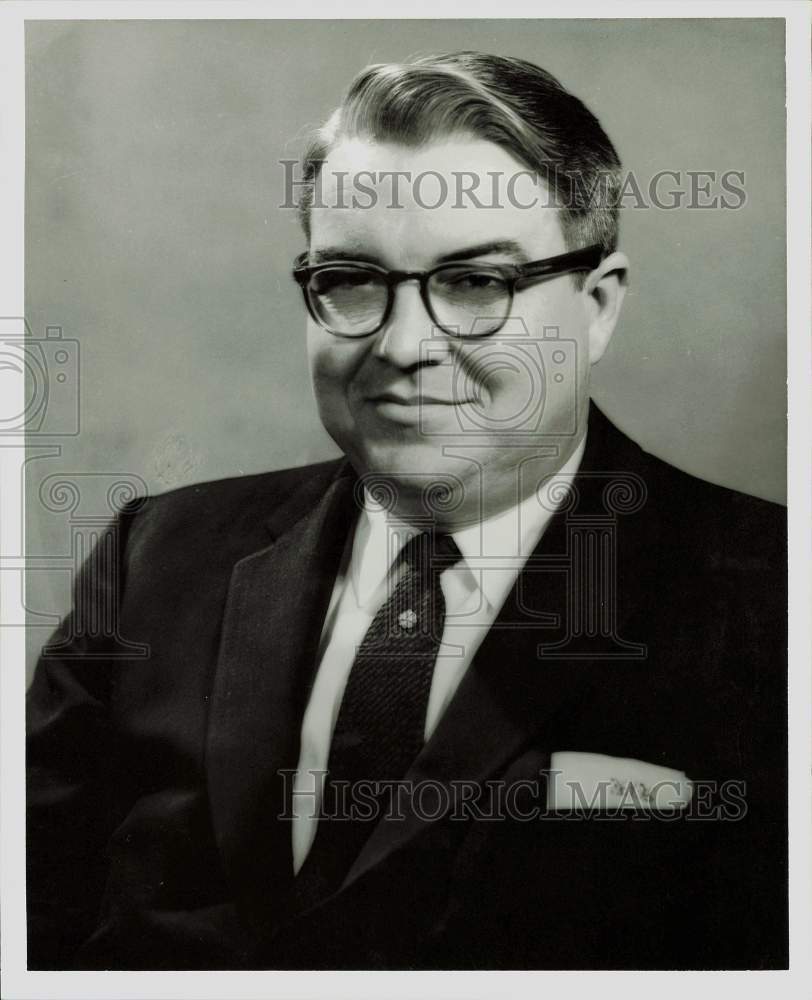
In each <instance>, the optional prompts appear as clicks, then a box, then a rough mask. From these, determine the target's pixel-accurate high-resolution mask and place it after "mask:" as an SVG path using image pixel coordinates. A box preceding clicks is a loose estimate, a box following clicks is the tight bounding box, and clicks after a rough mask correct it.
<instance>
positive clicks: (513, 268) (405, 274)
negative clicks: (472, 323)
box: [292, 243, 604, 340]
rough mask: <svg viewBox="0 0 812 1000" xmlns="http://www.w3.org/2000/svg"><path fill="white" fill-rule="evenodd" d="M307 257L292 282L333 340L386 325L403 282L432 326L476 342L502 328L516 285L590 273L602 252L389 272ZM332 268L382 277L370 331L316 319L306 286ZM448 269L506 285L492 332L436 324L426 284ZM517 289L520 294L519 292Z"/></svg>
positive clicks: (299, 261)
mask: <svg viewBox="0 0 812 1000" xmlns="http://www.w3.org/2000/svg"><path fill="white" fill-rule="evenodd" d="M307 256H308V252H307V251H304V253H301V254H299V256H298V257H297V258H296V259H295V261H294V267H293V272H292V275H293V278H294V280H295V281H296V283H297V284H298V285H299V287H300V288H301V289H302V294H303V295H304V300H305V305H306V307H307V311H308V313H309V314H310V316H311V317H312V318H313V320H314V322H316V323H318V325H319V326H320V327H321V328H322V329H323V330H326V331H327V332H328V333H330V334H332V335H333V336H334V337H343V338H345V339H347V340H360V339H362V338H364V337H371V336H373V335H374V334H376V333H378V332H379V331H380V330H381V329H382V328H383V327H384V326H385V325H386V322H387V320H388V319H389V316H390V315H391V313H392V306H393V305H394V302H395V288H396V287H397V286H398V285H399V284H400V283H401V282H403V281H418V282H419V283H420V298H421V299H422V300H423V305H424V306H425V308H426V312H427V313H428V314H429V317H430V319H431V321H432V323H434V325H435V326H438V327H439V328H440V329H441V330H442V331H443V332H444V333H446V334H448V336H450V337H457V338H459V339H461V340H466V339H467V340H470V339H479V338H480V337H492V336H493V334H495V333H498V332H499V331H500V330H501V329H502V327H503V326H504V325H505V323H507V321H508V319H509V318H510V313H511V310H512V309H513V299H514V297H515V294H516V286H517V285H518V284H520V283H523V282H525V281H530V280H532V279H544V278H553V277H558V276H559V275H562V274H571V273H573V272H575V271H593V270H594V269H595V268H596V267H597V266H598V265H599V264H600V262H601V260H602V259H603V256H604V253H603V247H602V246H601V245H600V244H599V243H593V244H592V245H591V246H588V247H582V248H581V249H580V250H571V251H569V252H567V253H562V254H557V255H556V256H555V257H545V258H543V259H542V260H533V261H528V263H527V264H477V263H475V262H473V263H472V262H471V261H467V260H460V261H453V260H452V261H446V262H445V263H443V264H438V265H437V266H436V267H432V268H430V269H429V270H428V271H389V270H387V269H386V268H385V267H380V266H379V265H378V264H371V263H369V261H363V260H327V261H323V262H322V263H320V264H312V265H310V264H305V261H306V260H307ZM334 267H354V268H359V269H362V270H365V271H371V272H373V273H374V274H377V275H380V276H381V277H382V278H383V281H384V283H385V285H386V290H387V301H386V306H385V308H384V311H383V315H382V317H381V321H380V323H379V324H378V325H377V326H376V327H375V328H374V329H373V330H368V331H367V332H365V333H339V332H337V331H336V330H331V329H330V328H329V327H328V326H325V324H324V322H323V321H322V320H321V319H320V318H319V316H318V314H317V312H316V308H315V306H314V305H313V303H312V302H311V299H310V295H309V292H308V285H309V283H310V279H311V278H312V277H313V276H314V275H316V274H318V273H319V272H320V271H325V270H327V269H328V268H334ZM451 267H469V268H470V269H471V270H475V271H477V272H479V273H485V274H487V273H491V274H493V275H494V276H497V277H499V278H501V279H502V280H503V281H505V282H506V285H507V290H508V306H507V310H506V312H505V316H504V318H503V319H502V322H501V323H500V324H499V326H497V327H496V328H495V329H493V330H488V331H487V333H480V334H460V333H457V332H456V331H454V330H449V329H448V328H447V327H445V326H444V325H443V324H442V323H440V322H439V321H438V319H437V317H436V316H435V314H434V310H433V309H432V307H431V300H430V298H429V290H428V285H429V281H430V280H431V278H432V277H433V276H434V275H435V274H437V273H438V272H439V271H443V270H446V269H447V268H451ZM519 290H520V291H521V289H519Z"/></svg>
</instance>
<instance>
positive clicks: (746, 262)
mask: <svg viewBox="0 0 812 1000" xmlns="http://www.w3.org/2000/svg"><path fill="white" fill-rule="evenodd" d="M783 34H784V24H783V21H780V20H771V19H762V20H737V21H731V20H713V21H709V20H701V21H700V20H676V21H674V20H639V21H622V20H601V21H598V20H590V21H584V20H582V21H561V20H522V21H517V20H501V21H496V20H493V21H482V20H479V21H474V20H456V21H453V20H449V21H439V20H438V21H426V20H421V21H406V20H401V21H118V22H116V21H76V22H59V21H53V22H29V24H28V25H27V30H26V51H27V64H26V122H27V151H26V155H27V160H26V163H27V166H26V245H25V254H26V261H25V264H26V318H27V320H28V323H29V326H30V329H31V331H32V333H33V335H34V336H35V337H43V336H44V335H45V331H46V328H47V327H57V328H61V334H62V338H63V339H64V340H66V341H75V342H77V343H78V352H79V358H80V362H79V366H78V371H77V373H76V375H77V378H78V391H79V406H80V425H79V433H77V434H74V435H72V436H65V437H61V438H49V437H48V436H47V434H45V435H43V436H41V437H40V438H38V439H36V440H35V441H34V443H39V444H42V443H46V444H47V443H51V444H53V443H54V442H56V443H58V446H59V447H58V451H59V453H58V454H55V452H56V450H57V449H56V448H53V447H52V448H51V450H50V452H49V451H48V450H47V449H44V450H40V451H37V450H36V449H34V448H32V450H31V452H30V460H29V463H28V479H27V490H28V494H27V495H28V502H27V517H28V522H27V538H28V552H29V554H30V555H38V556H45V557H51V561H52V563H53V567H52V568H51V569H48V568H47V566H46V568H43V569H40V570H38V571H33V572H31V573H30V574H29V578H28V594H27V603H28V606H29V609H30V610H31V611H33V612H35V613H39V614H40V615H51V616H53V615H57V614H61V613H64V611H65V610H66V609H67V607H68V605H69V588H70V582H71V573H70V562H71V555H72V554H74V553H73V550H72V544H73V543H72V542H71V531H72V520H71V519H73V521H75V520H76V518H77V517H80V516H90V517H91V519H92V518H93V517H104V516H106V514H107V513H108V512H107V511H106V506H105V496H106V492H105V491H106V488H107V487H108V486H109V485H110V481H111V477H112V478H113V479H115V477H116V475H119V474H120V475H125V476H130V477H131V479H133V481H135V482H136V483H138V482H139V481H140V480H143V482H144V483H145V484H146V486H147V487H148V488H149V490H150V491H152V492H161V491H164V490H167V489H171V488H173V487H176V486H181V485H185V484H187V483H193V482H198V481H202V480H206V479H213V478H220V477H224V476H235V475H241V474H243V473H253V472H258V471H261V470H267V469H276V468H282V467H285V466H291V465H300V464H304V463H307V462H313V461H317V460H320V459H324V458H328V457H332V456H333V455H334V454H335V450H334V447H333V445H332V443H331V442H330V441H329V439H328V438H327V436H326V435H325V433H324V432H323V430H322V429H321V427H320V425H319V422H318V418H317V416H316V412H315V407H314V404H313V401H312V394H311V390H310V385H309V380H308V375H307V368H306V358H305V344H304V336H303V334H304V314H303V308H302V303H301V301H300V293H299V291H298V289H297V288H296V287H295V285H294V284H293V282H292V280H291V279H290V277H289V271H290V264H291V261H292V258H293V257H294V256H295V254H296V253H298V252H299V251H300V250H301V249H303V246H304V244H303V240H302V237H301V234H300V232H299V230H298V228H297V224H296V221H295V218H294V215H293V213H292V212H291V211H289V210H283V209H280V208H279V207H278V206H279V205H280V204H281V203H282V201H283V200H284V184H283V171H282V168H281V167H280V166H279V161H280V159H283V158H291V157H294V156H296V155H297V153H298V152H299V151H300V150H301V148H302V136H303V133H304V129H305V128H306V126H308V125H313V124H317V123H320V122H321V121H322V120H323V119H324V118H325V117H326V115H327V114H328V113H329V112H330V111H331V110H332V108H333V107H334V106H335V104H336V103H337V101H338V99H339V95H340V93H341V92H342V91H343V89H344V88H345V87H346V85H347V83H348V81H349V80H350V79H351V77H352V76H353V75H354V73H355V72H356V71H357V70H358V69H359V68H361V67H362V66H364V65H366V64H367V63H370V62H380V61H391V60H400V59H403V58H405V57H407V56H409V55H410V54H415V53H427V52H432V51H441V50H448V49H460V48H473V49H481V50H484V51H490V52H494V53H500V54H508V55H514V56H519V57H522V58H524V59H529V60H532V61H534V62H537V63H538V64H540V65H542V66H544V67H545V68H546V69H548V70H550V71H551V72H552V73H553V74H555V75H556V76H557V77H559V79H561V80H562V82H563V83H564V84H565V86H567V87H569V88H570V89H571V90H573V91H574V92H575V93H576V94H577V95H578V96H579V97H581V98H582V99H583V100H584V101H585V102H586V103H587V105H588V106H589V107H590V108H591V109H592V110H593V111H594V112H595V113H596V114H597V115H598V117H599V118H600V119H601V122H602V124H603V125H604V127H605V128H606V130H607V131H608V133H609V135H610V136H611V137H612V138H613V140H614V141H615V143H616V145H617V147H618V150H619V152H620V154H621V157H622V159H623V162H624V166H625V167H627V168H630V169H632V170H633V171H634V172H635V174H636V176H637V177H638V178H639V179H640V180H641V183H642V185H643V186H645V185H646V184H647V183H648V181H649V180H650V179H651V178H652V177H653V176H654V175H655V174H657V173H658V172H659V171H663V170H674V171H679V172H682V181H681V183H676V182H673V183H672V187H677V188H680V189H682V190H685V189H687V186H688V182H687V180H686V178H685V172H686V171H704V170H708V171H716V172H717V174H721V173H723V172H725V171H730V170H736V171H743V172H744V174H745V181H744V184H743V187H744V188H745V190H746V196H747V200H746V203H745V204H744V206H742V207H741V208H740V209H738V210H720V209H689V208H685V207H684V205H683V207H682V208H678V209H674V210H664V209H657V208H649V209H646V210H641V209H626V210H625V211H624V213H623V218H622V246H623V249H625V250H626V252H627V253H628V254H629V256H630V258H631V261H632V272H631V290H630V293H629V295H628V298H627V304H626V307H625V311H624V316H623V319H622V322H621V325H620V327H619V329H618V331H617V332H616V335H615V339H614V341H613V343H612V346H611V348H610V351H609V353H608V355H607V356H606V357H605V358H604V360H603V361H602V362H601V364H600V365H599V367H598V369H597V370H596V375H595V382H594V395H595V397H596V399H597V401H598V402H599V404H600V405H601V406H602V407H603V408H604V409H605V410H606V412H607V413H608V414H609V415H610V416H611V417H612V419H613V420H615V422H616V423H618V424H619V425H620V427H622V428H623V429H624V430H625V431H626V432H627V433H628V434H629V435H630V436H631V437H633V438H634V439H635V440H637V441H638V442H639V443H640V444H641V445H643V446H644V447H645V448H647V449H648V450H650V451H653V452H654V453H655V454H657V455H660V456H662V457H664V458H665V459H667V460H668V461H670V462H671V463H673V464H674V465H677V466H679V467H680V468H684V469H687V470H688V471H689V472H692V473H694V474H696V475H698V476H701V477H703V478H706V479H709V480H711V481H713V482H716V483H722V484H725V485H729V486H732V487H735V488H736V489H740V490H744V491H746V492H749V493H753V494H756V495H758V496H762V497H767V498H770V499H775V500H783V499H784V485H785V412H786V407H785V385H786V383H785V367H786V363H785V242H784V240H785V228H784V216H785V189H784V163H785V127H784V122H785V117H784V47H783ZM660 190H661V191H667V190H668V184H667V183H664V184H663V185H662V186H661V189H660ZM715 190H716V191H717V193H718V186H717V187H716V188H715ZM664 200H666V201H667V200H668V199H667V198H665V199H664ZM700 200H701V199H700ZM53 334H54V331H53V330H52V335H53ZM50 429H51V430H53V428H50ZM32 440H34V439H32ZM59 474H64V476H63V478H68V479H70V478H71V477H73V481H74V482H77V483H79V484H80V489H79V492H80V493H81V494H82V497H81V505H82V509H81V510H77V508H76V505H75V504H73V503H72V501H71V502H70V503H68V502H64V501H65V498H64V496H62V497H61V500H62V501H63V502H62V505H61V507H60V504H59V502H56V503H55V502H54V496H55V495H57V500H60V497H59V496H58V491H57V493H56V494H55V493H54V491H53V490H51V492H50V497H51V499H50V500H49V502H48V503H47V504H46V503H44V502H43V499H42V498H43V495H45V494H43V491H42V489H41V487H42V484H43V482H44V481H45V480H46V479H48V477H51V478H50V479H48V483H49V484H50V485H51V486H53V485H54V483H56V482H57V481H58V479H59ZM45 492H46V494H47V492H48V491H47V490H46V491H45ZM73 527H74V528H75V524H74V525H73ZM44 563H45V564H47V563H48V558H46V559H45V560H44ZM32 621H33V622H34V624H35V625H36V627H33V628H31V629H30V643H29V652H30V653H31V654H33V653H34V652H35V651H36V649H38V647H39V646H40V644H41V643H42V642H43V641H44V639H45V638H46V637H47V634H48V631H49V627H50V626H49V622H51V621H52V618H50V619H49V618H47V617H34V618H33V619H32ZM29 658H30V659H31V658H32V657H31V656H30V657H29Z"/></svg>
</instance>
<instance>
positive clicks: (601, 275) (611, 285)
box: [584, 252, 629, 365]
mask: <svg viewBox="0 0 812 1000" xmlns="http://www.w3.org/2000/svg"><path fill="white" fill-rule="evenodd" d="M628 268H629V260H628V258H627V257H626V255H625V254H623V253H618V252H616V253H612V254H609V256H608V257H606V258H605V259H604V260H602V261H601V263H600V265H599V266H598V267H596V268H595V270H594V271H592V272H591V273H590V274H589V275H588V276H587V279H586V283H585V284H584V295H585V297H586V305H587V309H588V310H589V363H590V364H591V365H594V364H596V363H597V362H598V361H600V359H601V358H602V357H603V352H604V351H605V350H606V348H607V347H608V346H609V341H610V340H611V339H612V334H613V333H614V331H615V325H616V324H617V321H618V317H619V316H620V310H621V307H622V305H623V299H624V298H625V296H626V286H627V274H628Z"/></svg>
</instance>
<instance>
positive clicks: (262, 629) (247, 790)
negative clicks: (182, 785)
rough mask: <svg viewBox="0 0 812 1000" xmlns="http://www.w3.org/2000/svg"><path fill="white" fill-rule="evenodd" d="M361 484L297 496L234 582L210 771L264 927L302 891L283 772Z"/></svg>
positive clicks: (232, 874) (223, 833) (215, 813)
mask: <svg viewBox="0 0 812 1000" xmlns="http://www.w3.org/2000/svg"><path fill="white" fill-rule="evenodd" d="M353 481H354V477H353V476H352V474H351V470H350V469H349V467H348V466H344V467H342V468H341V469H340V470H339V473H338V475H336V477H335V478H334V479H333V481H332V482H331V483H329V485H328V487H327V489H326V492H323V494H322V496H321V497H320V498H319V499H318V500H317V502H316V503H315V506H309V505H308V503H307V499H306V498H303V497H301V496H295V497H294V498H293V499H292V501H291V502H289V503H288V504H286V505H285V507H283V508H282V509H281V511H280V512H279V513H278V514H277V516H276V517H275V518H274V522H273V523H272V524H271V530H272V532H273V533H274V534H277V533H279V532H281V534H280V537H278V538H277V540H276V541H275V542H273V543H272V544H271V545H269V546H268V547H266V548H263V549H261V550H259V551H257V552H254V553H253V554H251V555H249V556H246V557H245V558H244V559H241V560H240V561H239V562H238V563H237V564H236V566H235V567H234V570H233V572H232V576H231V581H230V586H229V591H228V598H227V603H226V610H225V614H224V619H223V631H222V638H221V643H220V651H219V656H218V665H217V673H216V678H215V683H214V688H213V692H212V704H211V709H210V714H209V729H208V739H207V751H206V753H207V757H206V771H207V779H208V791H209V800H210V804H211V812H212V822H213V826H214V830H215V836H216V839H217V843H218V846H219V848H220V851H221V855H222V858H223V862H224V865H225V868H226V872H227V875H228V876H229V878H230V880H231V881H232V884H233V885H234V889H235V893H236V896H237V898H238V900H239V901H240V902H241V903H242V904H243V906H244V907H245V908H246V910H247V911H248V913H249V915H250V916H251V917H252V918H254V922H255V923H256V922H259V924H264V923H267V922H268V920H270V919H273V917H274V915H275V913H276V911H277V910H278V906H275V905H274V903H275V902H276V901H279V905H281V900H282V899H283V898H284V896H285V894H286V892H287V891H288V889H289V887H290V883H291V882H292V860H291V838H290V823H289V822H287V821H279V820H278V819H277V817H278V816H279V814H281V813H283V811H285V809H286V801H285V800H286V793H287V791H288V790H289V780H286V779H285V778H284V777H283V776H282V775H280V774H279V772H280V770H284V769H288V770H290V769H294V768H295V767H296V763H297V760H298V754H299V726H300V724H301V716H302V712H303V710H304V705H305V701H306V697H307V691H308V687H309V684H310V682H311V681H312V673H313V665H314V662H315V656H316V650H317V646H318V641H319V636H320V631H321V622H322V620H323V617H324V614H325V612H326V609H327V605H328V603H329V599H330V594H331V592H332V587H333V583H334V580H335V575H336V572H337V570H338V566H339V562H340V559H341V555H342V552H343V548H344V543H345V540H346V538H347V534H348V531H349V529H350V527H351V525H352V523H353V518H354V514H355V505H354V503H353ZM321 488H322V490H323V489H324V486H323V484H322V487H321ZM302 510H305V511H308V513H306V514H305V515H304V516H302V517H299V519H298V520H296V518H297V517H298V516H299V514H300V513H301V511H302ZM291 519H293V520H294V521H295V523H293V525H292V526H290V524H289V521H290V520H291ZM286 522H288V523H286Z"/></svg>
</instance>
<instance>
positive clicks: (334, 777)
mask: <svg viewBox="0 0 812 1000" xmlns="http://www.w3.org/2000/svg"><path fill="white" fill-rule="evenodd" d="M460 558H461V554H460V551H459V549H458V548H457V545H456V543H455V542H454V540H453V539H452V538H451V536H450V535H436V534H430V533H428V532H424V533H423V534H421V535H417V536H416V537H415V538H413V539H412V540H411V541H410V542H408V543H407V544H406V545H405V546H404V548H403V550H402V552H401V554H400V557H399V560H398V565H400V566H402V575H401V577H400V579H399V581H398V583H397V585H396V586H395V587H394V589H393V590H392V592H391V594H390V596H389V598H388V599H387V600H386V601H385V602H384V604H383V605H382V606H381V608H380V609H379V610H378V612H377V614H376V615H375V617H374V619H373V620H372V624H371V625H370V626H369V629H368V630H367V633H366V635H365V636H364V639H363V641H362V643H361V645H360V646H359V648H358V652H357V654H356V657H355V660H354V661H353V665H352V669H351V670H350V674H349V677H348V679H347V685H346V688H345V690H344V696H343V698H342V701H341V707H340V708H339V712H338V718H337V720H336V726H335V731H334V733H333V741H332V744H331V746H330V758H329V761H328V764H327V768H328V774H327V778H326V781H325V785H324V795H323V801H322V815H321V817H320V819H319V823H318V827H317V829H316V837H315V839H314V841H313V845H312V846H311V849H310V852H309V853H308V855H307V857H306V858H305V861H304V864H303V865H302V868H301V869H300V871H299V873H298V875H297V877H296V881H295V896H296V903H295V907H296V909H297V910H299V911H301V910H302V909H305V908H307V907H308V906H310V905H313V904H314V903H315V902H317V901H318V900H319V899H322V898H323V897H324V896H326V895H329V894H330V893H331V892H333V891H334V890H335V889H337V888H338V887H339V886H340V885H341V882H342V881H343V879H344V877H345V875H346V874H347V872H348V871H349V869H350V867H351V866H352V863H353V861H354V860H355V858H356V857H357V856H358V854H359V853H360V850H361V848H362V847H363V845H364V842H365V841H366V840H367V839H368V837H369V836H370V834H371V833H372V830H373V828H374V826H375V824H376V822H377V821H378V820H379V819H380V818H381V815H382V814H383V813H382V810H385V808H386V805H387V802H388V801H389V800H388V796H387V789H386V787H385V786H382V785H381V784H378V783H385V782H393V781H398V780H399V779H401V778H403V776H404V775H405V774H406V771H407V770H408V768H409V765H410V764H411V763H412V761H413V760H414V758H415V757H416V756H417V754H418V753H419V752H420V749H421V748H422V746H423V732H424V728H425V722H426V708H427V706H428V699H429V691H430V688H431V678H432V674H433V672H434V663H435V660H436V658H437V650H438V648H439V646H440V640H441V638H442V634H443V625H444V622H445V600H444V598H443V592H442V589H441V587H440V574H441V573H442V571H443V570H444V569H448V568H449V567H450V566H453V565H454V564H455V563H457V562H458V561H459V559H460ZM359 782H364V783H365V784H364V786H363V787H364V792H365V795H366V806H367V810H368V811H369V802H370V797H371V796H370V792H371V793H372V797H374V799H375V801H376V803H377V810H374V812H375V815H374V816H373V817H372V818H371V819H370V818H367V819H363V818H359V817H357V816H355V817H354V816H353V812H352V803H353V789H354V788H355V789H356V790H357V789H358V785H357V784H356V783H359ZM367 782H374V783H376V784H378V787H377V788H375V787H374V786H369V785H367V784H366V783H367ZM345 783H346V784H345ZM389 790H391V785H390V788H389ZM376 792H377V793H378V794H376ZM348 812H349V816H350V817H351V818H350V819H349V820H348V819H347V818H346V817H347V815H348ZM336 816H338V817H340V818H339V819H335V818H333V817H336Z"/></svg>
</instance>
